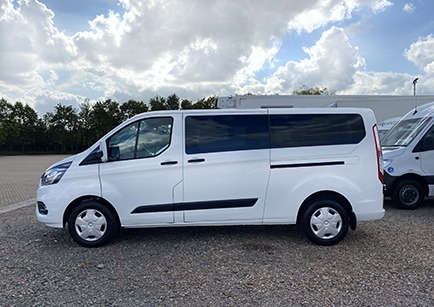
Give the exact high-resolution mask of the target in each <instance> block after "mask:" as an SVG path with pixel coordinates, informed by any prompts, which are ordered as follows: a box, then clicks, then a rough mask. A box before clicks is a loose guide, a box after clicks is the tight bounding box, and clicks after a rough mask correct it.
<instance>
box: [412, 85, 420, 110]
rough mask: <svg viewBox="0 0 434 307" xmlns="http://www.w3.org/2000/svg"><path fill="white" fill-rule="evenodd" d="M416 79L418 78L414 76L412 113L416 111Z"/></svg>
mask: <svg viewBox="0 0 434 307" xmlns="http://www.w3.org/2000/svg"><path fill="white" fill-rule="evenodd" d="M417 80H419V78H416V79H414V80H413V96H414V113H413V115H414V114H416V113H417V96H416V83H417Z"/></svg>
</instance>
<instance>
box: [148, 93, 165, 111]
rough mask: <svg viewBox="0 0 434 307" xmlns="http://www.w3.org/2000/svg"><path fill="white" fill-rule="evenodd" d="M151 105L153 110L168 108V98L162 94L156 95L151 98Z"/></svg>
mask: <svg viewBox="0 0 434 307" xmlns="http://www.w3.org/2000/svg"><path fill="white" fill-rule="evenodd" d="M149 105H150V106H151V111H159V110H167V107H166V98H164V97H161V96H160V95H155V96H154V97H152V98H151V99H149Z"/></svg>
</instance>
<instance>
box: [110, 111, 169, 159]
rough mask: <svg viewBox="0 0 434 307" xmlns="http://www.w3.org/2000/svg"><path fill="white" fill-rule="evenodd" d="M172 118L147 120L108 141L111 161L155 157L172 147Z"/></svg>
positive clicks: (133, 125) (117, 133)
mask: <svg viewBox="0 0 434 307" xmlns="http://www.w3.org/2000/svg"><path fill="white" fill-rule="evenodd" d="M172 123H173V118H172V117H158V118H147V119H144V120H141V121H137V122H135V123H132V124H131V125H128V126H126V127H124V128H122V129H121V130H119V131H118V132H116V133H115V134H114V135H113V136H111V137H110V139H108V141H107V146H108V154H109V159H110V160H129V159H137V158H148V157H155V156H158V155H159V154H160V153H162V152H163V151H164V150H166V149H167V148H168V147H169V145H170V139H171V134H172Z"/></svg>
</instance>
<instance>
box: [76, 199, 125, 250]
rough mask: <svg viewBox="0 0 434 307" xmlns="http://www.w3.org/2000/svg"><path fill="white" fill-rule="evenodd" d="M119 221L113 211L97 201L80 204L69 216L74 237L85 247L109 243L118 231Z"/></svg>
mask: <svg viewBox="0 0 434 307" xmlns="http://www.w3.org/2000/svg"><path fill="white" fill-rule="evenodd" d="M118 228H119V226H118V223H117V220H116V219H115V217H114V216H113V214H112V212H111V211H110V210H109V209H108V208H107V207H106V206H104V205H102V204H101V203H99V202H96V201H86V202H83V203H81V204H80V205H78V206H77V207H76V208H74V210H72V212H71V214H70V215H69V218H68V230H69V234H70V235H71V237H72V239H74V241H75V242H77V243H78V244H80V245H81V246H84V247H99V246H102V245H105V244H107V243H108V242H109V241H110V239H111V238H112V237H113V235H114V234H115V233H116V232H117V231H118Z"/></svg>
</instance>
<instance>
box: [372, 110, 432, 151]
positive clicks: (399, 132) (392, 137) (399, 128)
mask: <svg viewBox="0 0 434 307" xmlns="http://www.w3.org/2000/svg"><path fill="white" fill-rule="evenodd" d="M430 120H431V117H422V118H413V119H406V120H401V121H399V122H398V123H397V124H396V125H395V126H393V127H392V129H390V130H389V131H388V132H387V133H386V134H385V135H384V137H383V139H382V142H381V143H382V144H381V145H382V146H383V147H384V146H407V145H408V144H410V143H411V141H413V139H414V138H415V137H416V135H418V134H419V132H420V131H421V130H422V129H423V128H424V127H425V126H426V124H427V123H428V122H429V121H430Z"/></svg>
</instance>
